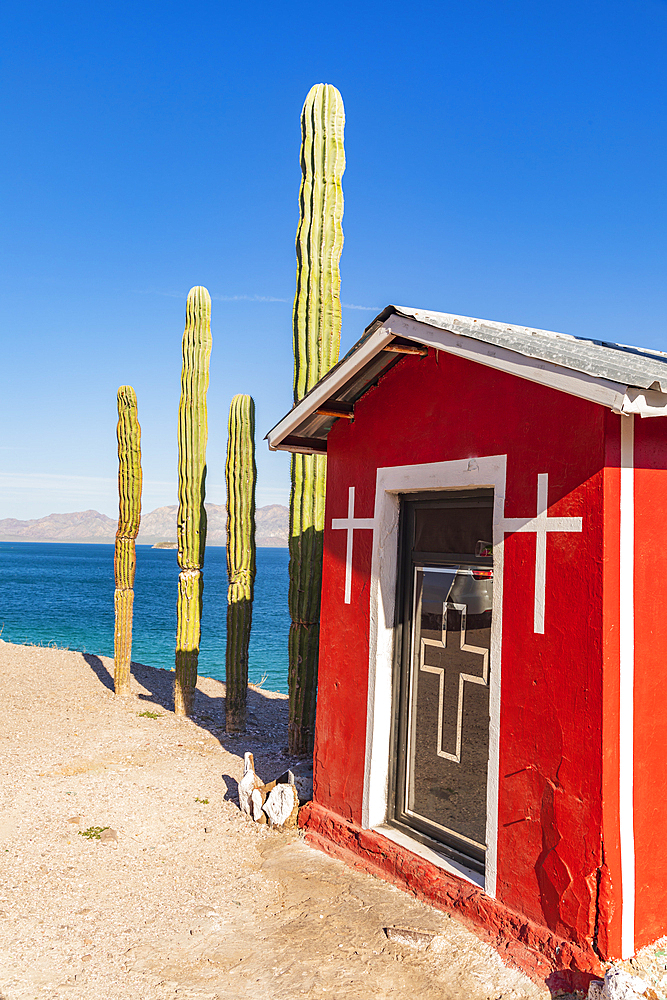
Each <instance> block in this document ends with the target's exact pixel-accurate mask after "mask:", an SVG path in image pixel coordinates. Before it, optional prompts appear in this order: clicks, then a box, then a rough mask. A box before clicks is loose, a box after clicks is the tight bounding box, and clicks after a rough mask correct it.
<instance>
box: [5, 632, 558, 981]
mask: <svg viewBox="0 0 667 1000" xmlns="http://www.w3.org/2000/svg"><path fill="white" fill-rule="evenodd" d="M111 669H112V663H111V661H109V660H107V659H105V658H100V657H97V656H91V655H85V654H81V653H74V652H69V651H63V650H53V649H43V648H39V647H30V646H12V645H10V644H8V643H2V642H0V998H2V1000H35V998H37V997H40V998H44V1000H51V998H61V997H71V998H72V1000H78V998H81V1000H83V998H85V1000H130V998H132V1000H137V998H141V1000H154V998H155V1000H158V998H159V1000H163V998H175V1000H182V998H195V997H198V998H199V997H201V998H204V997H210V998H219V1000H236V998H246V997H271V998H285V1000H288V998H289V1000H292V998H296V997H301V996H304V997H335V998H353V997H354V998H361V997H363V998H369V997H370V998H372V1000H384V998H392V1000H393V998H403V997H413V996H414V997H419V998H420V1000H422V998H423V1000H431V998H433V1000H435V998H438V1000H449V998H451V1000H454V998H457V1000H458V998H461V1000H463V998H465V1000H498V998H501V997H502V998H503V1000H508V998H510V997H513V998H531V1000H532V998H535V1000H537V998H540V997H544V996H545V994H544V993H543V992H542V991H540V990H539V989H538V988H537V987H535V986H533V985H532V984H531V983H530V982H529V981H528V980H527V979H526V978H525V977H523V976H522V975H520V974H519V973H516V972H514V971H511V970H508V969H505V968H504V967H503V966H502V964H501V962H500V959H499V958H498V956H497V955H496V953H495V952H494V951H492V949H490V948H488V947H487V946H486V945H483V944H482V943H480V942H479V941H478V940H477V938H475V937H474V935H472V934H471V933H470V932H468V931H466V930H465V929H464V928H463V927H461V925H459V924H458V923H457V922H456V921H454V920H451V919H449V918H448V917H446V916H445V915H444V914H441V913H438V912H436V911H435V910H432V909H430V908H429V907H426V906H424V905H422V904H421V903H418V902H416V901H415V900H413V899H412V898H411V897H410V896H408V895H406V894H405V893H402V892H399V891H398V890H396V889H394V888H392V887H391V886H388V885H386V884H385V883H383V882H381V881H379V880H376V879H374V878H372V877H371V876H368V875H365V874H363V873H360V872H357V871H354V870H352V869H350V868H348V867H346V866H345V865H343V864H342V863H341V862H338V861H336V860H334V859H332V858H329V857H327V856H325V855H323V854H321V853H320V852H318V851H315V850H312V849H311V848H309V847H307V846H306V845H305V843H304V842H303V840H302V839H301V838H300V837H299V835H298V834H295V833H292V834H290V835H285V834H279V833H275V832H273V831H270V830H268V829H267V828H266V827H258V826H256V825H255V824H253V823H252V822H250V821H249V820H248V819H246V817H244V816H243V815H242V814H241V813H240V812H239V809H238V804H237V794H236V790H237V781H238V779H239V778H240V776H241V773H242V753H243V751H244V750H252V751H253V752H254V754H255V761H256V767H257V771H258V773H259V774H260V775H261V776H262V777H264V778H265V779H269V778H272V777H275V775H277V774H279V773H280V772H281V771H284V770H285V768H286V767H287V766H288V765H289V764H290V763H291V761H290V760H289V759H288V758H287V756H286V755H285V753H283V748H284V747H285V745H286V721H287V711H286V709H287V702H286V699H285V697H284V696H283V695H279V694H271V693H266V692H260V691H258V690H252V691H251V693H250V709H251V718H250V725H251V728H250V730H249V732H248V733H247V734H246V736H244V737H228V736H226V734H225V733H224V728H223V726H224V685H222V684H220V683H219V682H217V681H213V680H210V679H201V680H200V682H199V685H198V690H197V700H196V718H195V719H194V720H192V721H190V720H179V719H177V718H176V717H175V716H174V715H173V713H172V712H171V708H170V705H171V684H172V676H173V675H172V674H170V673H169V672H167V671H161V670H154V669H152V668H149V667H140V666H138V665H136V666H135V668H134V669H135V676H134V678H133V692H134V693H133V696H132V697H131V698H130V699H128V700H127V701H125V702H123V701H117V700H116V699H115V697H114V695H113V693H112V687H113V685H112V681H111V674H110V671H111ZM145 712H149V713H151V714H152V715H157V716H158V718H151V717H150V715H148V716H147V715H142V713H145ZM91 827H98V828H100V827H109V828H111V832H109V831H107V832H106V833H103V834H102V839H100V840H97V839H92V840H91V839H88V838H86V837H84V836H82V835H81V831H86V830H88V829H89V828H91ZM104 838H110V839H108V840H105V839H104ZM385 927H408V928H412V929H416V930H420V931H423V932H429V933H434V934H436V935H437V936H436V937H435V939H434V940H433V942H432V943H431V944H430V946H429V947H428V950H425V951H419V950H416V949H415V948H414V947H411V946H409V945H407V944H400V943H396V942H392V941H389V940H388V939H387V936H386V934H385V933H384V930H383V928H385ZM546 995H548V994H546Z"/></svg>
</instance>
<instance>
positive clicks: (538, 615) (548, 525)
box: [502, 472, 582, 635]
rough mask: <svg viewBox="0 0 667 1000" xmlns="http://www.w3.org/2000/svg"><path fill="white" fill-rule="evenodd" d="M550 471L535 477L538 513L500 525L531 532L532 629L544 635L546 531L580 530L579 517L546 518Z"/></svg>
mask: <svg viewBox="0 0 667 1000" xmlns="http://www.w3.org/2000/svg"><path fill="white" fill-rule="evenodd" d="M548 494H549V474H548V473H547V472H541V473H540V474H539V475H538V477H537V514H536V515H535V516H532V517H505V518H503V521H502V528H503V531H505V532H514V531H534V532H535V534H536V548H535V606H534V611H533V631H534V632H535V633H537V634H539V635H543V634H544V602H545V598H546V589H547V533H548V532H550V531H581V530H582V526H581V518H580V517H547V510H548V507H549V499H548Z"/></svg>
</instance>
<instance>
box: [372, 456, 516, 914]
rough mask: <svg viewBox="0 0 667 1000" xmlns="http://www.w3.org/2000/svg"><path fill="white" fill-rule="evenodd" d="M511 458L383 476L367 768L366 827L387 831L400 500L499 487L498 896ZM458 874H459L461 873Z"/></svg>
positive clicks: (491, 801)
mask: <svg viewBox="0 0 667 1000" xmlns="http://www.w3.org/2000/svg"><path fill="white" fill-rule="evenodd" d="M506 468H507V456H506V455H491V456H487V457H484V458H471V459H458V460H456V461H453V462H432V463H428V464H424V465H400V466H390V467H387V468H381V469H378V470H377V477H376V487H375V516H374V522H375V530H374V532H373V558H372V562H371V592H370V635H369V664H368V666H369V670H368V702H367V714H366V762H365V771H364V794H363V804H362V826H363V827H364V828H365V829H371V828H373V827H378V826H381V825H382V824H384V823H385V822H386V819H387V805H388V795H389V756H390V753H391V722H392V719H391V717H392V686H393V664H394V614H395V604H396V580H397V572H398V515H399V494H403V493H419V492H427V491H434V490H448V489H451V490H461V489H474V488H478V487H483V486H486V487H493V489H494V505H493V568H494V573H493V616H492V621H491V684H490V692H489V711H490V716H491V723H490V732H489V772H488V779H487V810H486V845H487V849H486V872H485V879H484V889H485V891H486V892H487V893H488V894H489V895H490V896H495V894H496V875H497V870H498V859H497V854H498V784H499V773H498V769H499V753H500V689H501V687H500V685H501V680H500V668H501V648H502V610H503V547H504V527H503V526H504V511H505V478H506ZM457 874H458V873H457Z"/></svg>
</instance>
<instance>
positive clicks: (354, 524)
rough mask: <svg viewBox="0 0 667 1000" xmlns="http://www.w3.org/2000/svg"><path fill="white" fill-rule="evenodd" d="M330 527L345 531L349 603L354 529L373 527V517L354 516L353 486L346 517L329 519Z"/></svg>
mask: <svg viewBox="0 0 667 1000" xmlns="http://www.w3.org/2000/svg"><path fill="white" fill-rule="evenodd" d="M331 527H332V528H333V529H334V530H335V531H337V530H341V531H342V530H345V531H347V549H346V552H345V603H346V604H350V602H351V600H352V540H353V536H354V531H355V529H357V530H359V529H360V528H361V529H364V528H365V529H366V530H368V531H372V530H373V528H374V527H375V518H373V517H355V516H354V486H350V488H349V490H348V499H347V517H334V518H332V520H331Z"/></svg>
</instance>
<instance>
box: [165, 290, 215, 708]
mask: <svg viewBox="0 0 667 1000" xmlns="http://www.w3.org/2000/svg"><path fill="white" fill-rule="evenodd" d="M210 357H211V297H210V295H209V294H208V292H207V290H206V289H205V288H201V287H196V288H192V289H190V292H189V294H188V300H187V304H186V307H185V332H184V333H183V368H182V372H181V402H180V405H179V408H178V520H177V524H176V531H177V538H178V565H179V566H180V567H181V573H180V575H179V578H178V603H177V622H176V675H175V678H174V710H175V712H176V715H190V714H191V713H192V704H193V699H194V691H195V687H196V684H197V662H198V659H199V642H200V639H201V611H202V596H203V591H204V579H203V576H202V571H203V568H204V551H205V549H206V510H205V508H204V500H205V497H206V486H205V484H206V441H207V438H208V420H207V412H206V392H207V389H208V366H209V360H210Z"/></svg>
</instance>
